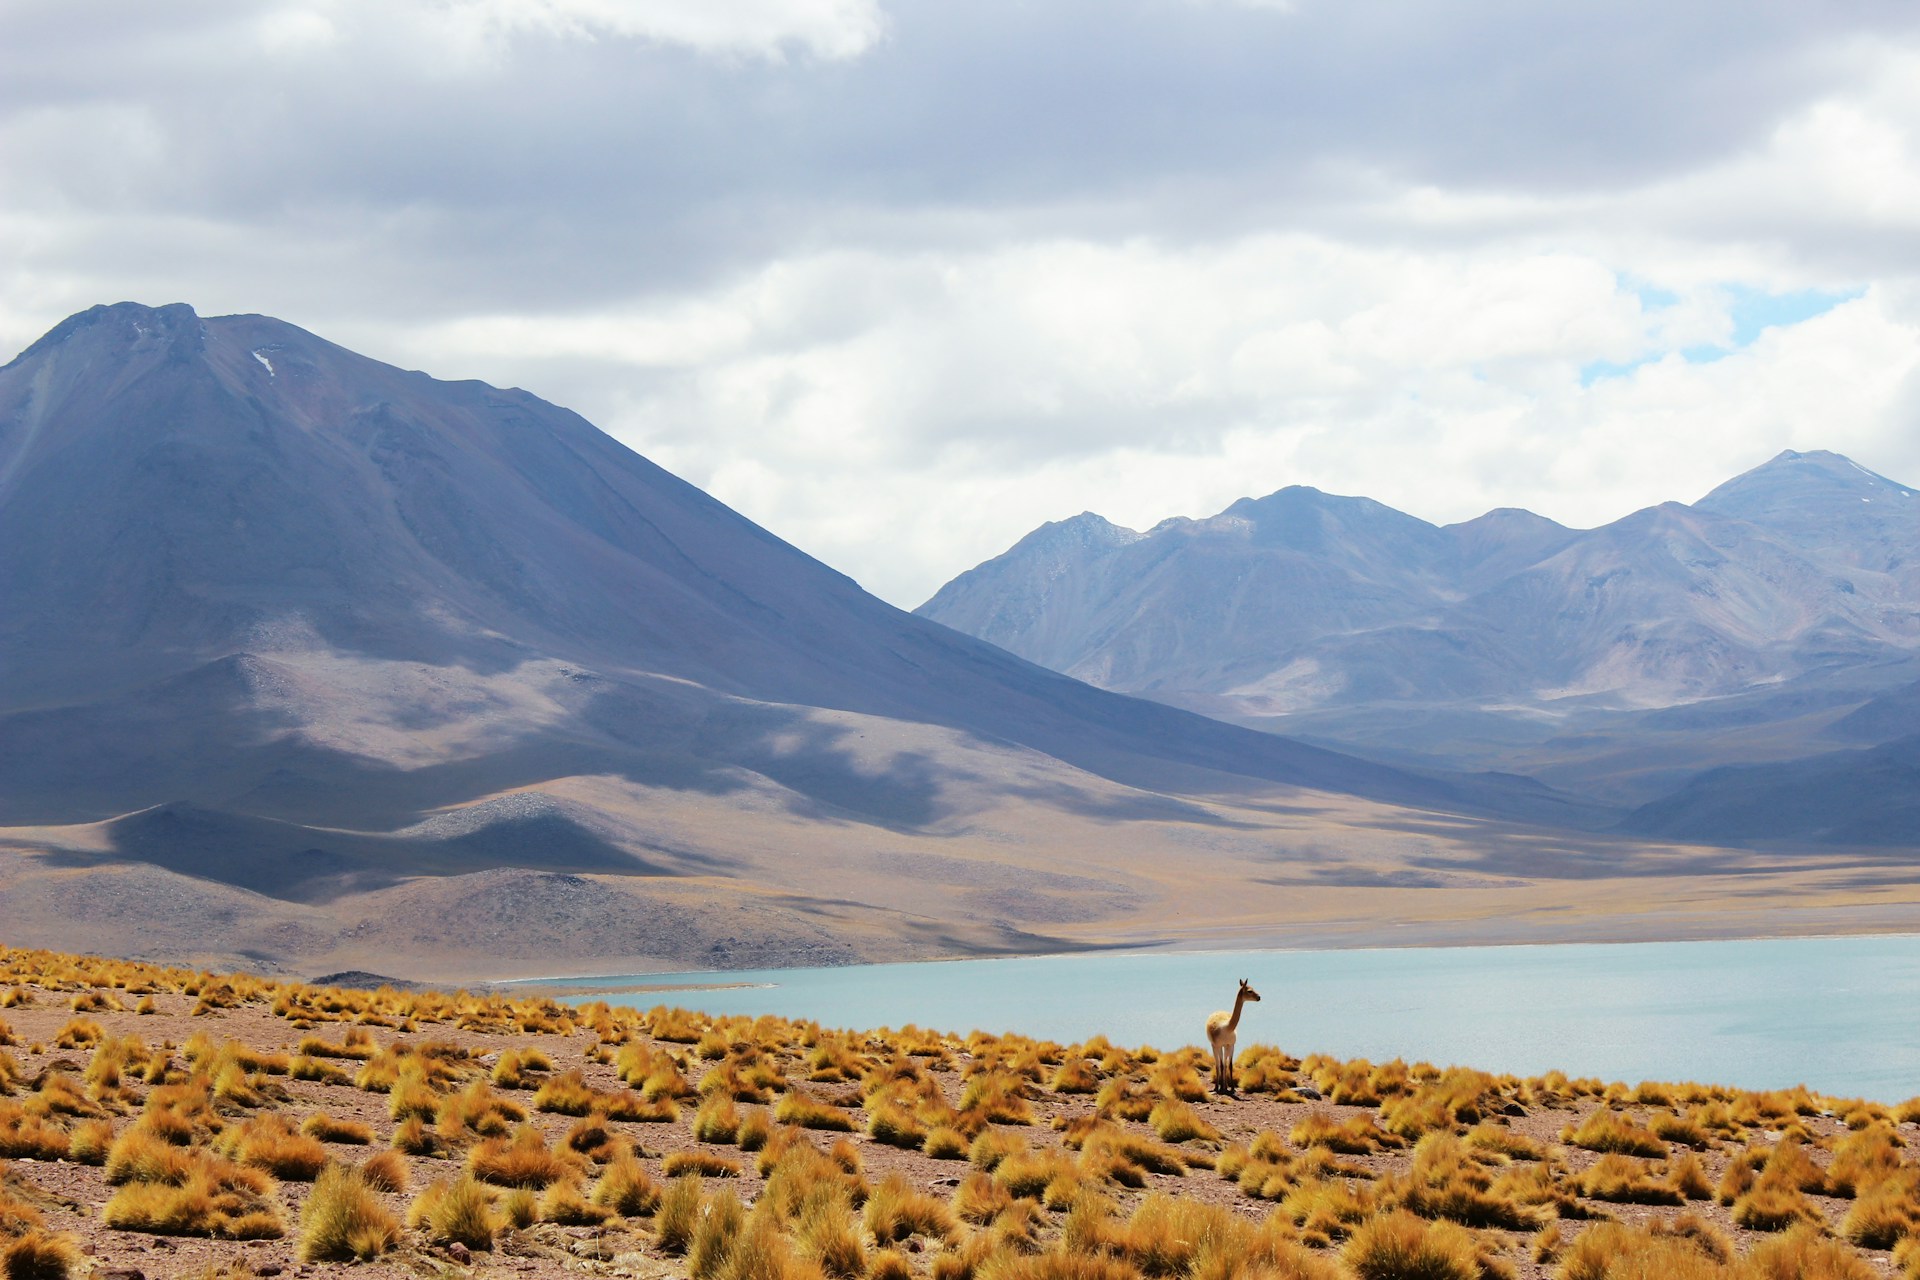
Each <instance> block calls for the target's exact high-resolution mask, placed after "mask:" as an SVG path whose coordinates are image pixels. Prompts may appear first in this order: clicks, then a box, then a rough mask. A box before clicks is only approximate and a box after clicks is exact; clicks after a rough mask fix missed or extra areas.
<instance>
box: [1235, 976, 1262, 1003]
mask: <svg viewBox="0 0 1920 1280" xmlns="http://www.w3.org/2000/svg"><path fill="white" fill-rule="evenodd" d="M1240 998H1241V999H1242V1000H1253V1001H1256V1002H1257V1001H1258V1000H1259V999H1260V993H1259V992H1258V991H1255V990H1254V989H1253V987H1252V986H1251V985H1249V984H1248V982H1247V980H1246V979H1245V978H1242V979H1240Z"/></svg>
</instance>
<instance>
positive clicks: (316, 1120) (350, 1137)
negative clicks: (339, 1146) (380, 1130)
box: [300, 1111, 373, 1147]
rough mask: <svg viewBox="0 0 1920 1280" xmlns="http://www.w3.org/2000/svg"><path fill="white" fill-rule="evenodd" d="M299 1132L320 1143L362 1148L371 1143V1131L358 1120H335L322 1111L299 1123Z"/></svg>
mask: <svg viewBox="0 0 1920 1280" xmlns="http://www.w3.org/2000/svg"><path fill="white" fill-rule="evenodd" d="M300 1132H302V1133H304V1134H306V1135H307V1136H308V1137H310V1138H316V1139H318V1140H319V1141H321V1142H336V1143H343V1144H345V1145H347V1146H354V1147H364V1146H366V1145H368V1144H369V1143H371V1142H372V1141H373V1130H372V1129H369V1128H368V1127H367V1126H366V1125H364V1124H361V1123H360V1122H359V1121H358V1120H336V1119H334V1118H333V1117H332V1116H330V1115H328V1114H327V1113H326V1112H324V1111H316V1112H314V1113H313V1114H312V1115H310V1116H308V1117H307V1118H306V1119H305V1120H304V1121H302V1122H301V1125H300Z"/></svg>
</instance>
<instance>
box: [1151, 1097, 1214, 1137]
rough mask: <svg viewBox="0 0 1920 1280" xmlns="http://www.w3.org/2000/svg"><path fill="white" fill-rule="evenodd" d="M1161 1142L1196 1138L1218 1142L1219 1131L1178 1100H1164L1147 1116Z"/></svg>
mask: <svg viewBox="0 0 1920 1280" xmlns="http://www.w3.org/2000/svg"><path fill="white" fill-rule="evenodd" d="M1147 1123H1148V1124H1149V1125H1151V1126H1152V1127H1153V1131H1154V1133H1155V1134H1157V1135H1159V1138H1160V1141H1162V1142H1191V1141H1193V1140H1194V1139H1196V1138H1199V1139H1204V1140H1205V1141H1208V1142H1214V1141H1218V1140H1219V1137H1220V1131H1219V1130H1218V1129H1216V1128H1214V1127H1213V1126H1212V1125H1210V1124H1208V1123H1207V1122H1206V1121H1205V1120H1202V1119H1201V1118H1200V1113H1199V1112H1197V1111H1195V1110H1194V1109H1193V1108H1192V1107H1191V1106H1189V1105H1188V1104H1187V1103H1185V1102H1182V1101H1181V1100H1180V1099H1178V1098H1164V1099H1162V1100H1161V1101H1160V1102H1159V1103H1158V1104H1156V1105H1155V1106H1154V1108H1153V1110H1152V1112H1150V1113H1149V1114H1148V1116H1147Z"/></svg>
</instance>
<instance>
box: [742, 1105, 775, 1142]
mask: <svg viewBox="0 0 1920 1280" xmlns="http://www.w3.org/2000/svg"><path fill="white" fill-rule="evenodd" d="M772 1134H773V1117H772V1116H771V1115H769V1114H768V1113H767V1109H766V1108H765V1107H749V1108H747V1111H746V1114H745V1115H743V1116H742V1117H741V1118H740V1129H739V1131H738V1132H737V1133H736V1134H735V1135H734V1141H735V1142H736V1143H737V1144H738V1145H739V1147H740V1149H741V1150H742V1151H746V1152H754V1151H759V1150H760V1149H761V1148H763V1147H765V1146H766V1145H767V1139H768V1138H769V1137H771V1136H772Z"/></svg>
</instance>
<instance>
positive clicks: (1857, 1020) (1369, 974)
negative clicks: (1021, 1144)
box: [569, 935, 1920, 1101]
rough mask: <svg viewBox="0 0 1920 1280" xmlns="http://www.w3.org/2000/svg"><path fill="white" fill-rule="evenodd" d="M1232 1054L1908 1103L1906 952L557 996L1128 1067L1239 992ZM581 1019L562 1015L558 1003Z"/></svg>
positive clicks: (1914, 1056) (1047, 965) (1014, 965)
mask: <svg viewBox="0 0 1920 1280" xmlns="http://www.w3.org/2000/svg"><path fill="white" fill-rule="evenodd" d="M1243 977H1244V978H1247V979H1249V980H1251V981H1252V983H1253V985H1254V987H1255V988H1256V989H1257V990H1259V991H1260V993H1261V995H1262V996H1264V997H1265V998H1264V1000H1263V1001H1262V1002H1261V1003H1260V1004H1257V1005H1249V1006H1247V1011H1246V1015H1245V1017H1244V1018H1243V1019H1242V1021H1241V1025H1240V1044H1241V1045H1242V1047H1244V1046H1246V1045H1249V1044H1252V1043H1255V1042H1264V1043H1270V1044H1277V1045H1279V1046H1281V1047H1282V1048H1284V1049H1285V1050H1286V1051H1287V1052H1289V1053H1293V1054H1307V1053H1317V1052H1320V1053H1330V1054H1334V1055H1336V1056H1338V1057H1343V1058H1344V1057H1365V1058H1372V1059H1374V1060H1375V1061H1379V1060H1382V1059H1387V1058H1394V1057H1400V1058H1405V1059H1407V1060H1408V1061H1410V1062H1411V1061H1416V1060H1421V1059H1424V1060H1426V1061H1429V1062H1433V1063H1437V1064H1440V1065H1443V1066H1444V1065H1448V1064H1452V1063H1460V1064H1464V1065H1468V1066H1474V1067H1480V1068H1483V1069H1486V1070H1490V1071H1511V1072H1516V1073H1520V1074H1527V1075H1534V1074H1539V1073H1541V1072H1545V1071H1548V1070H1551V1069H1554V1068H1558V1069H1560V1070H1563V1071H1566V1072H1568V1073H1569V1074H1571V1075H1576V1076H1599V1077H1601V1078H1603V1079H1606V1080H1624V1081H1627V1082H1629V1083H1633V1082H1637V1081H1640V1080H1697V1081H1702V1082H1712V1083H1719V1084H1730V1085H1738V1086H1742V1087H1746V1088H1777V1087H1783V1086H1787V1085H1793V1084H1806V1085H1808V1086H1810V1087H1811V1088H1813V1089H1815V1090H1817V1091H1819V1092H1822V1093H1828V1094H1833V1095H1837V1096H1848V1097H1851V1096H1860V1097H1867V1098H1876V1099H1880V1100H1882V1101H1900V1100H1902V1099H1905V1098H1908V1097H1912V1096H1914V1095H1916V1094H1920V935H1888V936H1875V937H1842V938H1772V939H1755V940H1742V941H1732V942H1649V943H1623V944H1609V945H1585V944H1583V945H1573V944H1567V945H1556V946H1503V947H1423V948H1406V949H1394V950H1373V951H1362V950H1347V951H1230V952H1229V951H1217V952H1125V953H1112V952H1109V953H1095V954H1083V955H1070V956H1039V957H1027V958H1020V959H1006V960H957V961H945V962H937V963H928V964H882V965H855V966H848V967H844V968H830V969H755V970H730V971H725V972H715V973H689V974H644V975H638V976H634V977H625V978H598V979H578V980H569V984H570V985H573V984H575V983H577V985H578V986H581V987H591V986H607V987H618V986H630V985H634V984H637V983H647V984H658V983H686V984H688V985H689V986H694V985H697V984H700V983H746V984H750V985H747V986H744V987H734V988H729V989H723V990H711V991H701V990H677V991H670V992H643V993H621V994H609V995H608V996H607V997H605V998H606V999H607V1000H608V1001H609V1002H610V1003H619V1004H629V1005H635V1006H638V1007H642V1008H650V1007H652V1006H653V1005H656V1004H671V1005H681V1006H684V1007H687V1008H691V1009H699V1010H702V1011H704V1012H707V1013H712V1014H754V1015H758V1014H763V1013H770V1014H778V1015H780V1016H782V1017H787V1018H798V1019H813V1020H816V1021H818V1022H820V1023H822V1024H824V1025H826V1026H830V1027H849V1028H860V1029H867V1028H874V1027H883V1026H891V1027H900V1026H904V1025H906V1024H907V1023H909V1022H912V1023H917V1024H919V1025H920V1026H922V1027H932V1028H936V1029H939V1030H943V1031H957V1032H963V1033H964V1032H966V1031H971V1030H974V1029H980V1030H985V1031H1013V1032H1020V1033H1023V1034H1026V1035H1031V1036H1036V1037H1043V1038H1046V1039H1051V1040H1059V1041H1063V1042H1070V1041H1076V1040H1084V1039H1087V1038H1089V1037H1091V1036H1093V1035H1095V1034H1097V1033H1104V1034H1105V1035H1106V1036H1107V1037H1108V1038H1109V1039H1111V1040H1113V1041H1114V1042H1115V1043H1117V1044H1123V1045H1126V1046H1129V1047H1132V1046H1135V1045H1140V1044H1152V1045H1156V1046H1159V1047H1161V1048H1169V1047H1175V1046H1179V1045H1183V1044H1195V1043H1205V1036H1204V1034H1203V1031H1202V1027H1203V1024H1204V1023H1205V1021H1206V1016H1207V1014H1208V1013H1209V1012H1211V1011H1212V1010H1214V1009H1217V1008H1220V1007H1222V1006H1224V1005H1226V1004H1228V1003H1230V1002H1231V1000H1232V996H1233V991H1234V986H1235V983H1236V981H1237V980H1238V979H1240V978H1243ZM593 998H595V997H592V996H583V997H577V998H576V1002H580V1001H585V1000H590V999H593Z"/></svg>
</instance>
